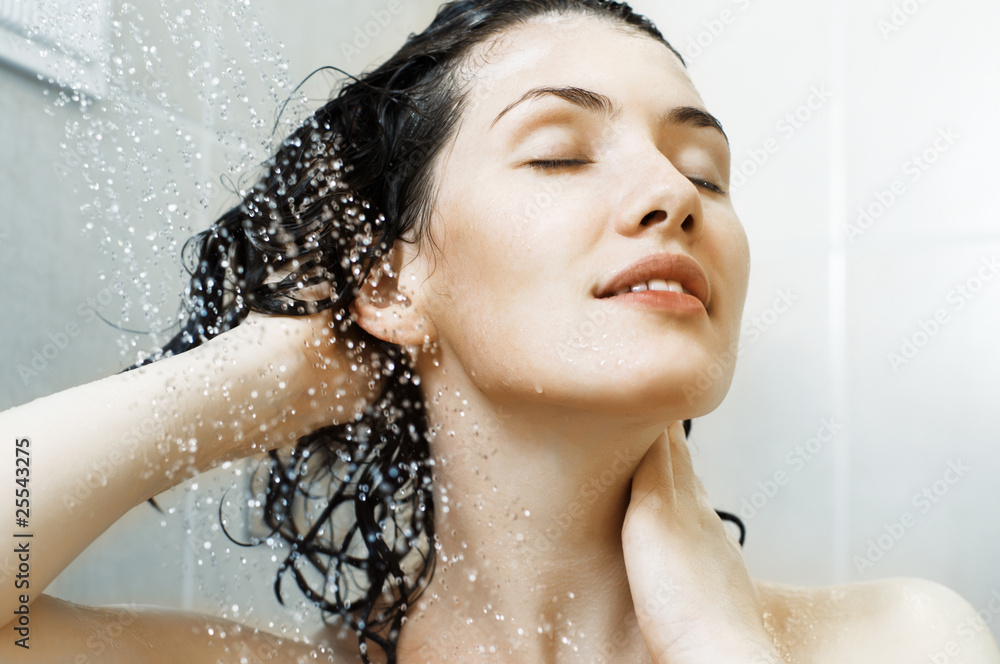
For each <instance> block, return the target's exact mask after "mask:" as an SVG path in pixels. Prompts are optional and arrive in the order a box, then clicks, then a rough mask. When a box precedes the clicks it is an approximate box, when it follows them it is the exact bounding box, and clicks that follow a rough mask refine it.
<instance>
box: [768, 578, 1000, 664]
mask: <svg viewBox="0 0 1000 664" xmlns="http://www.w3.org/2000/svg"><path fill="white" fill-rule="evenodd" d="M755 583H756V585H757V589H758V592H759V593H760V596H761V600H762V601H763V603H764V607H765V611H766V619H767V622H768V628H769V630H770V631H771V633H772V635H773V636H774V638H775V640H776V642H778V644H779V645H780V646H782V648H783V649H784V651H785V652H784V654H785V655H786V659H788V661H794V662H809V663H810V664H827V663H831V664H832V663H834V662H853V663H857V664H866V663H868V662H871V663H872V664H875V663H876V662H877V663H879V664H883V663H884V662H899V663H901V664H908V663H910V662H912V663H913V664H938V663H940V664H973V663H975V664H1000V650H998V648H997V644H996V641H995V640H994V639H993V635H992V633H991V632H990V628H989V626H988V624H987V622H986V621H985V620H984V619H983V618H982V617H980V615H979V613H978V612H977V611H976V610H975V609H974V608H973V607H972V605H971V604H969V602H967V601H966V600H965V599H963V598H962V597H961V596H960V595H958V594H957V593H956V592H954V591H953V590H951V589H949V588H947V587H946V586H943V585H941V584H939V583H935V582H933V581H926V580H924V579H914V578H892V579H883V580H879V581H870V582H865V583H849V584H844V585H837V586H825V587H815V588H810V587H802V586H789V585H783V584H776V583H768V582H761V581H757V582H755ZM998 608H1000V607H998Z"/></svg>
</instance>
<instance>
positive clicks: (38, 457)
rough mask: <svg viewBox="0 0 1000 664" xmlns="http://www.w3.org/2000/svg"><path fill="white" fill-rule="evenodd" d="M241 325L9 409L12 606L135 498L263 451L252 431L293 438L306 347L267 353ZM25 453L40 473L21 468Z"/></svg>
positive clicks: (3, 560)
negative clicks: (26, 569)
mask: <svg viewBox="0 0 1000 664" xmlns="http://www.w3.org/2000/svg"><path fill="white" fill-rule="evenodd" d="M238 332H239V328H237V329H236V330H233V331H231V332H230V333H227V335H224V337H220V338H218V339H216V340H213V342H211V343H209V344H207V345H205V346H202V347H199V348H196V349H193V350H191V351H188V352H186V353H182V354H180V355H178V356H175V357H171V358H167V359H164V360H161V361H159V362H156V363H153V364H151V365H148V366H145V367H142V368H140V369H136V370H134V371H130V372H127V373H124V374H119V375H115V376H111V377H109V378H105V379H102V380H99V381H95V382H93V383H89V384H86V385H82V386H80V387H76V388H73V389H70V390H66V391H64V392H60V393H58V394H55V395H52V396H49V397H45V398H42V399H38V400H36V401H33V402H31V403H28V404H26V405H24V406H20V407H18V408H15V409H12V410H10V411H7V412H5V413H2V414H0V435H2V436H3V438H2V440H3V441H4V444H3V446H2V450H3V458H2V459H0V479H2V483H3V484H0V514H2V515H4V516H5V517H6V519H5V520H4V522H2V523H0V533H2V537H3V538H4V539H5V541H6V542H7V544H6V545H5V546H4V548H3V553H2V554H0V588H2V593H0V612H2V615H4V616H11V615H12V613H11V611H12V610H13V608H15V607H16V606H18V605H19V604H20V602H19V601H18V600H19V596H20V595H22V594H25V595H28V596H29V597H30V598H31V599H34V598H35V597H37V596H38V595H39V594H40V593H41V592H42V591H43V590H44V588H45V587H46V586H47V585H48V584H49V582H51V580H52V579H53V578H55V576H56V575H58V574H59V572H60V571H62V570H63V569H64V568H65V567H66V565H68V564H69V563H70V562H71V561H72V560H73V559H74V558H75V557H76V556H77V555H78V554H79V553H80V552H81V551H82V550H83V549H84V548H86V547H87V546H88V545H89V544H90V543H91V542H92V541H93V540H94V539H95V538H96V537H97V536H99V535H100V534H101V533H102V532H104V531H105V530H106V529H107V528H108V527H109V526H110V525H111V524H112V523H114V522H115V521H116V520H117V519H119V518H120V517H121V516H122V515H123V514H125V512H127V511H128V510H129V509H131V508H132V507H134V506H135V505H137V504H140V503H141V502H143V501H145V500H146V499H148V498H150V497H152V496H155V495H157V494H158V493H160V492H162V491H164V490H166V489H168V488H170V487H171V486H173V485H175V484H177V483H178V482H180V481H181V480H183V479H184V478H185V477H189V476H191V475H194V474H197V473H199V472H202V471H204V470H206V469H208V468H209V467H211V466H212V465H214V464H215V463H217V462H218V461H219V460H221V459H223V458H227V457H235V456H245V455H247V454H250V453H252V452H253V451H254V446H252V445H251V443H250V441H251V440H252V441H254V443H255V444H256V445H257V446H259V447H258V448H257V449H263V448H264V447H265V446H267V447H274V446H277V445H279V444H281V443H283V442H285V439H289V438H292V439H293V438H294V435H295V432H294V431H293V430H292V429H293V426H292V420H290V419H288V418H285V417H283V415H284V414H285V412H284V411H287V410H288V409H289V407H290V406H288V405H287V404H289V403H292V402H293V400H291V399H289V398H288V394H287V393H288V392H289V391H291V390H293V389H297V388H299V387H300V386H298V385H294V384H293V379H292V378H291V376H292V374H293V373H294V369H295V367H294V366H292V362H293V361H294V352H295V351H296V350H298V349H296V348H288V351H287V357H275V355H276V354H281V351H278V353H275V351H265V350H264V349H265V348H267V347H266V346H262V345H260V344H259V343H258V342H257V340H255V339H253V338H251V336H252V335H250V334H249V333H248V332H247V331H244V332H242V333H241V334H238ZM286 346H290V344H286ZM282 367H284V371H282ZM25 439H26V440H27V441H29V442H28V443H27V446H26V452H27V454H25V449H24V446H25V444H24V443H22V451H21V452H18V450H17V449H16V447H15V444H16V441H17V440H25ZM17 454H20V455H21V459H22V460H21V461H20V462H18V461H17V457H16V455H17ZM25 461H27V467H28V469H29V471H30V475H29V474H26V473H24V472H23V471H22V472H21V475H17V474H16V473H17V470H16V464H18V463H20V465H21V467H22V468H23V467H24V466H25V465H26V464H25ZM25 477H27V478H28V481H27V482H23V483H22V484H20V485H19V484H15V480H16V479H18V478H22V479H23V478H25ZM4 485H6V488H5V487H4ZM24 485H27V488H28V492H27V493H28V499H29V505H30V507H29V512H28V516H27V519H26V522H22V525H21V526H19V525H18V523H17V522H16V521H15V518H16V517H17V516H22V517H23V516H24V513H21V514H18V515H15V490H21V489H22V488H23V487H24ZM21 495H22V496H23V495H24V492H23V491H22V494H21ZM23 504H24V503H22V505H23ZM25 523H26V525H24V524H25ZM13 534H20V535H22V536H23V535H27V534H30V535H31V537H30V538H28V537H13V536H12V535H13ZM25 546H28V547H29V548H30V579H29V580H28V584H27V585H26V584H23V583H22V584H20V585H19V586H16V585H15V582H14V581H15V578H16V574H17V572H18V568H19V562H21V561H20V560H19V559H18V554H17V553H16V551H17V550H18V548H19V547H20V550H21V551H22V552H23V551H24V547H25ZM22 557H23V556H22ZM22 580H23V579H22Z"/></svg>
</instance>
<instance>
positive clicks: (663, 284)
mask: <svg viewBox="0 0 1000 664" xmlns="http://www.w3.org/2000/svg"><path fill="white" fill-rule="evenodd" d="M646 290H652V291H671V292H673V293H685V294H687V295H691V293H689V292H688V291H686V290H684V287H683V286H681V285H680V283H679V282H677V281H670V280H667V279H650V280H649V281H644V282H642V283H638V284H635V285H633V286H631V287H630V288H625V289H622V290H620V291H618V292H617V293H615V295H624V294H625V293H628V292H632V293H641V292H642V291H646Z"/></svg>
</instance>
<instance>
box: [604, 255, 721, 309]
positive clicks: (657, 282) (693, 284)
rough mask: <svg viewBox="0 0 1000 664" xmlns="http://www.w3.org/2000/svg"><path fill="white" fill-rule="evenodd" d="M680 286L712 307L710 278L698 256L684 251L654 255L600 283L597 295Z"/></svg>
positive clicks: (703, 303) (670, 288) (610, 295)
mask: <svg viewBox="0 0 1000 664" xmlns="http://www.w3.org/2000/svg"><path fill="white" fill-rule="evenodd" d="M678 289H680V290H681V291H682V292H683V293H685V294H687V295H693V296H694V297H696V298H698V299H699V300H700V301H701V303H702V305H704V307H705V308H706V309H707V308H708V302H709V298H710V289H709V285H708V278H707V277H706V276H705V271H704V270H702V269H701V266H699V265H698V263H697V262H696V261H695V260H694V259H692V258H689V257H687V256H685V255H683V254H666V253H664V254H652V255H650V256H646V257H645V258H642V259H641V260H638V261H636V262H635V263H633V264H632V265H630V266H629V267H627V268H625V269H624V270H622V271H621V272H619V273H617V274H615V275H614V276H613V277H611V278H610V279H609V280H607V281H606V282H604V283H603V284H601V285H600V286H598V288H597V291H596V293H595V296H596V297H598V298H608V297H615V296H617V295H623V294H626V293H634V292H642V291H646V290H656V291H664V290H669V291H674V292H677V291H678Z"/></svg>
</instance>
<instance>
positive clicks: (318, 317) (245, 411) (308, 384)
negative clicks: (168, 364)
mask: <svg viewBox="0 0 1000 664" xmlns="http://www.w3.org/2000/svg"><path fill="white" fill-rule="evenodd" d="M334 331H335V329H334V325H333V318H332V315H331V312H330V311H324V312H320V313H317V314H313V315H309V316H271V315H266V314H260V313H251V314H250V315H249V316H248V317H247V318H246V320H245V321H244V322H243V323H241V324H240V325H239V326H237V327H236V328H234V329H232V330H229V331H228V332H226V333H224V334H222V335H220V336H219V337H218V338H216V339H213V340H212V341H210V342H208V343H207V344H205V346H204V347H203V348H202V349H201V350H202V352H205V353H211V354H212V364H213V365H215V366H216V367H233V369H234V371H233V372H232V373H230V371H229V370H227V369H225V368H222V369H221V371H222V375H219V374H218V373H216V376H215V378H214V379H213V380H212V382H213V383H216V384H217V385H218V384H220V380H225V379H226V378H227V374H228V382H223V383H222V385H223V389H224V390H230V389H232V392H233V394H234V396H235V395H236V394H240V393H242V394H244V395H246V396H245V401H243V402H239V401H236V402H234V403H233V404H232V407H231V408H230V411H231V412H230V414H231V418H237V419H244V420H245V419H246V418H248V417H251V416H252V417H253V418H254V419H255V422H256V423H255V427H254V428H255V429H257V430H258V431H259V435H255V434H252V433H250V432H248V434H247V435H246V436H245V437H242V438H243V440H242V442H241V443H240V444H237V443H239V441H233V443H234V445H233V447H232V448H231V452H230V454H229V455H227V456H229V457H233V456H235V457H238V456H243V455H245V454H247V453H251V452H253V451H262V450H265V449H270V448H274V447H279V446H282V445H291V444H294V442H295V441H296V440H297V439H298V438H299V437H300V436H303V435H305V434H307V433H310V432H312V431H315V430H316V429H319V428H321V427H324V426H328V425H331V424H340V423H343V422H347V421H349V420H351V419H353V418H354V416H355V415H356V414H357V413H360V412H362V411H363V410H364V409H365V407H366V406H367V405H368V404H370V403H371V402H372V401H373V400H374V399H375V397H376V396H377V395H378V392H379V390H380V388H381V383H382V379H381V375H380V371H379V366H378V362H377V357H376V355H375V353H373V352H372V349H370V348H365V347H364V344H363V343H362V342H360V341H359V340H356V339H351V338H349V337H346V336H344V335H340V338H337V337H336V336H335V335H334ZM232 381H236V382H237V383H238V386H232V385H231V382H232ZM248 392H249V394H247V393H248ZM248 443H249V444H251V448H249V449H247V448H246V445H247V444H248Z"/></svg>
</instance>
